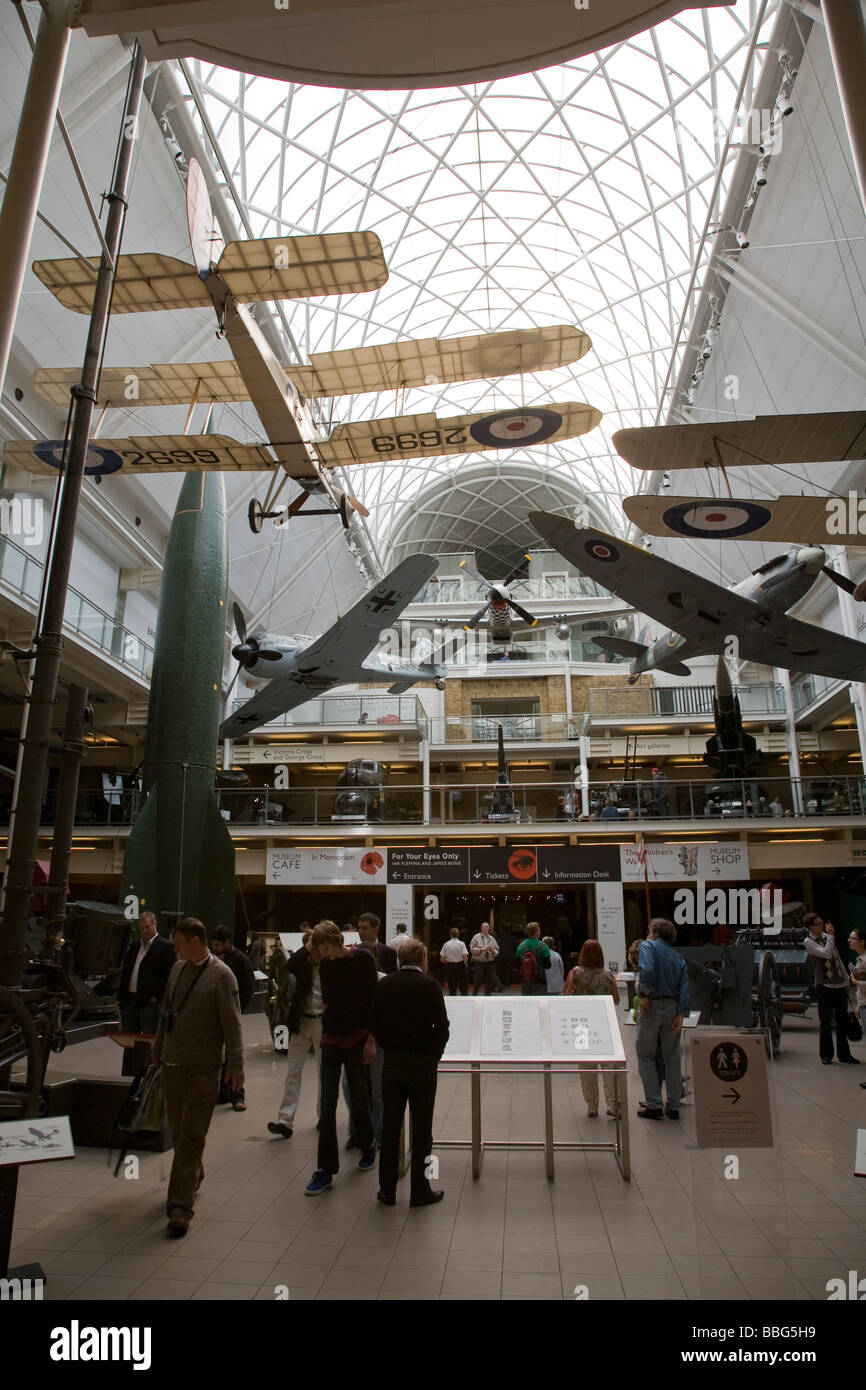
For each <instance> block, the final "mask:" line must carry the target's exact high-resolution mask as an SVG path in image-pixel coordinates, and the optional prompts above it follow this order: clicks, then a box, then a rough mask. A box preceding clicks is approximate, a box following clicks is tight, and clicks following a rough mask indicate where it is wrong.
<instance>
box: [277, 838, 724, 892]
mask: <svg viewBox="0 0 866 1390" xmlns="http://www.w3.org/2000/svg"><path fill="white" fill-rule="evenodd" d="M748 877H749V856H748V846H747V845H743V844H718V845H709V844H705V843H702V844H697V845H689V844H676V845H652V846H649V847H648V848H647V851H646V858H645V861H644V860H643V859H641V856H640V851H639V850H638V847H637V846H636V845H603V844H598V845H537V846H533V845H511V846H508V845H506V846H503V847H499V846H479V847H478V848H475V847H473V846H455V847H454V848H453V849H451V848H444V847H443V848H439V849H422V848H399V849H394V848H391V849H385V848H381V849H376V848H373V849H369V848H361V847H358V848H345V849H344V848H338V847H334V848H331V847H323V848H320V849H274V848H269V849H268V857H267V872H266V882H267V883H269V884H274V885H275V886H279V885H281V884H285V885H287V886H288V885H298V886H303V887H311V886H314V885H316V884H322V885H325V884H330V885H334V884H355V885H358V886H360V885H365V884H366V885H367V886H368V887H384V886H385V885H386V884H395V883H400V884H408V885H412V884H419V885H425V884H449V883H453V884H460V885H462V886H465V885H470V886H472V885H476V884H477V885H478V886H479V887H483V886H491V885H495V886H499V887H502V886H509V887H515V886H517V887H519V886H520V885H521V884H525V885H526V886H527V887H532V888H544V887H545V886H547V887H550V888H562V887H564V886H566V885H568V884H579V883H643V882H649V883H661V882H665V883H670V882H679V883H681V882H683V881H686V882H689V881H695V882H718V881H719V880H720V879H747V878H748Z"/></svg>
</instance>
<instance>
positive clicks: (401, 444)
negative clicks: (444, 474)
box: [370, 426, 466, 454]
mask: <svg viewBox="0 0 866 1390" xmlns="http://www.w3.org/2000/svg"><path fill="white" fill-rule="evenodd" d="M370 443H371V444H372V445H373V448H374V449H375V450H376V453H377V454H393V453H394V451H395V450H396V449H418V448H422V449H423V448H429V447H431V446H433V445H435V444H465V443H466V430H465V429H464V428H463V427H462V426H461V427H459V428H457V429H453V430H419V431H418V433H417V434H413V433H412V432H411V431H410V432H407V433H406V434H374V435H373V438H372V439H371V441H370Z"/></svg>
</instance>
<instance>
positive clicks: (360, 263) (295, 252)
mask: <svg viewBox="0 0 866 1390" xmlns="http://www.w3.org/2000/svg"><path fill="white" fill-rule="evenodd" d="M98 270H99V260H98V259H97V258H90V259H88V260H85V259H84V258H78V257H69V258H67V259H61V260H50V261H35V262H34V264H33V272H34V274H35V275H36V276H37V277H38V279H39V280H41V281H42V283H43V285H45V287H46V288H47V289H49V290H50V291H51V293H52V294H53V295H54V296H55V298H56V299H59V300H60V303H61V304H64V305H65V306H66V308H67V309H74V310H75V311H76V312H77V313H79V314H89V313H90V311H91V309H92V307H93V291H94V287H95V285H96V277H97V273H98ZM215 273H216V274H217V275H219V277H220V279H221V280H222V281H223V283H224V284H225V286H226V288H227V289H228V291H229V293H231V294H232V295H234V297H235V299H236V300H238V302H240V303H249V302H252V301H254V300H262V299H307V298H314V297H316V296H319V295H327V294H360V293H363V292H365V291H367V290H374V289H378V288H379V286H380V285H383V284H384V283H385V281H386V280H387V278H388V268H387V266H386V265H385V257H384V252H383V251H382V243H381V242H380V241H379V238H378V237H377V236H376V234H375V232H329V233H328V234H327V235H324V236H302V237H266V238H263V239H261V240H255V241H232V242H229V244H228V246H226V248H225V250H224V251H223V253H222V255H221V256H220V258H219V261H218V263H217V266H216V271H215ZM211 305H212V300H211V296H210V294H209V293H208V289H207V286H206V284H205V282H204V280H203V279H201V277H200V276H199V274H198V271H197V270H196V268H195V266H192V265H188V264H187V263H186V262H185V261H181V260H178V259H177V257H175V256H163V255H160V254H158V253H157V252H152V251H146V252H134V253H132V254H128V255H123V256H118V258H117V277H116V281H115V287H114V297H113V299H112V312H113V313H120V314H132V313H143V312H145V311H147V310H152V309H195V308H210V307H211Z"/></svg>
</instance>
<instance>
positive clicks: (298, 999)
mask: <svg viewBox="0 0 866 1390" xmlns="http://www.w3.org/2000/svg"><path fill="white" fill-rule="evenodd" d="M321 959H322V956H321V952H320V951H319V949H318V947H317V946H314V945H313V939H312V932H310V933H309V934H308V935H307V936H306V938H305V940H304V944H303V946H301V947H300V949H299V950H297V951H293V952H292V954H291V956H290V957H289V960H288V963H287V965H286V970H287V972H288V977H289V979H290V980H291V981H292V982H293V984H292V985H291V986H290V988H291V1001H290V1003H289V1012H288V1017H287V1019H286V1027H287V1028H288V1032H289V1048H288V1058H287V1062H288V1071H287V1073H286V1084H285V1087H284V1089H283V1098H282V1100H281V1101H280V1109H279V1113H278V1115H277V1118H276V1120H269V1121H268V1130H269V1131H270V1133H271V1134H280V1135H282V1137H283V1138H284V1139H291V1137H292V1134H293V1132H294V1130H293V1125H294V1122H295V1111H296V1110H297V1108H298V1101H299V1100H300V1098H301V1077H302V1075H303V1071H304V1063H305V1062H306V1060H307V1057H308V1056H309V1054H310V1046H311V1045H312V1048H313V1052H314V1054H315V1059H316V1074H317V1075H318V1072H319V1067H320V1065H321V1060H322V1014H323V1013H324V1011H325V1005H324V1001H323V999H322V984H321V980H320V978H319V962H320V961H321ZM321 1110H322V1092H321V1087H320V1088H319V1103H318V1113H319V1114H321Z"/></svg>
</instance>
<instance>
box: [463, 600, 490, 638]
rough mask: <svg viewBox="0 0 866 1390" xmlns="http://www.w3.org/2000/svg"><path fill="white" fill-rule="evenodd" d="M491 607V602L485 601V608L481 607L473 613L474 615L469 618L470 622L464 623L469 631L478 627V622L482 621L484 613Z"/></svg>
mask: <svg viewBox="0 0 866 1390" xmlns="http://www.w3.org/2000/svg"><path fill="white" fill-rule="evenodd" d="M489 607H490V604H489V603H485V605H484V607H483V608H479V610H478V612H477V613H473V615H472V617H471V618H470V619H469V622H468V623H464V627H465V629H466V631H467V632H471V631H472V630H473V629H474V628H476V627H477V626H478V624H479V623H480V622H481V619H482V618H483V617H484V614H485V613H486V612H487V610H488V608H489Z"/></svg>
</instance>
